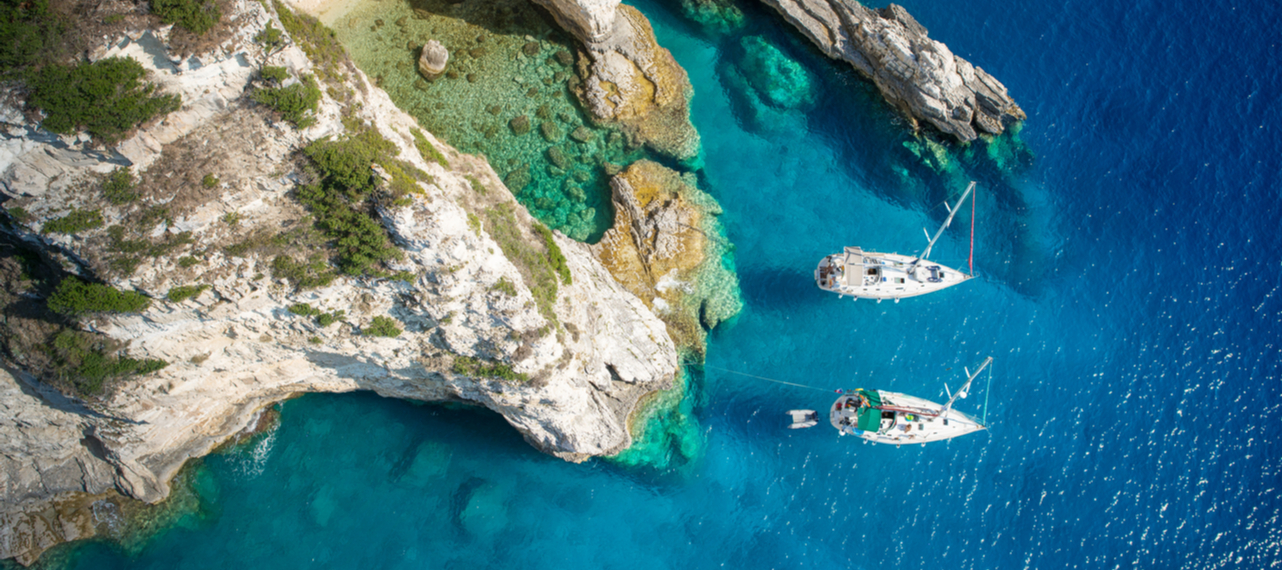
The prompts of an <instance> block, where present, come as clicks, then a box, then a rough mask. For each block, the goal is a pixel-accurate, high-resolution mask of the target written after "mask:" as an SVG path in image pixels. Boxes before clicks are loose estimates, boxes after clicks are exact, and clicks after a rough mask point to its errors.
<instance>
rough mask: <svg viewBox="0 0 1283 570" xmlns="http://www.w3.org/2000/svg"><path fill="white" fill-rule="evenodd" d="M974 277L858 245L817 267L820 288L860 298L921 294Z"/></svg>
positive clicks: (945, 287)
mask: <svg viewBox="0 0 1283 570" xmlns="http://www.w3.org/2000/svg"><path fill="white" fill-rule="evenodd" d="M915 261H917V262H916V263H915ZM970 279H971V276H970V275H967V274H965V273H963V272H961V271H958V270H956V269H953V268H952V267H947V266H944V265H940V264H939V263H933V262H930V261H918V258H916V257H912V256H908V255H900V254H898V253H879V252H866V251H863V250H862V249H860V248H858V247H848V248H845V250H844V251H843V252H842V253H835V254H833V255H830V256H827V257H825V258H824V259H822V260H820V263H819V265H817V266H816V268H815V284H816V285H817V286H818V287H819V288H820V289H823V290H825V291H829V292H831V293H837V294H839V295H849V296H851V297H855V298H857V299H878V300H882V299H904V298H908V297H917V296H919V295H926V294H927V293H934V292H936V291H940V290H943V289H948V288H949V287H953V286H954V285H958V284H960V283H964V282H966V281H968V280H970Z"/></svg>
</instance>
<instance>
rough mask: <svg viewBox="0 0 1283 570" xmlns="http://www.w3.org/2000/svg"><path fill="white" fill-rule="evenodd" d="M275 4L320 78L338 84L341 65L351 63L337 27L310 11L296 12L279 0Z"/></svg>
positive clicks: (277, 11) (287, 27) (340, 80)
mask: <svg viewBox="0 0 1283 570" xmlns="http://www.w3.org/2000/svg"><path fill="white" fill-rule="evenodd" d="M272 6H273V7H274V8H275V9H276V15H277V17H279V18H280V19H281V25H282V26H284V27H285V31H287V32H289V33H290V37H292V38H294V41H295V42H296V43H297V44H298V46H299V47H300V48H302V49H303V53H306V54H307V57H308V59H310V60H312V63H313V64H315V66H316V67H315V69H316V71H317V74H318V75H319V76H320V78H321V81H324V82H326V83H329V84H331V85H334V86H336V87H339V86H340V83H342V81H343V78H344V73H343V71H342V67H343V66H344V65H345V64H347V63H348V58H347V53H346V52H344V51H343V46H341V45H339V40H338V38H337V36H336V35H335V33H334V30H331V29H329V28H327V27H325V24H322V23H321V22H320V21H319V20H317V19H316V18H313V17H311V16H308V15H307V14H295V13H294V12H293V11H291V10H290V9H289V8H288V7H286V6H285V4H282V3H281V2H280V0H272Z"/></svg>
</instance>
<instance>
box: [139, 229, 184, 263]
mask: <svg viewBox="0 0 1283 570" xmlns="http://www.w3.org/2000/svg"><path fill="white" fill-rule="evenodd" d="M191 243H192V233H191V232H181V233H176V234H171V233H168V232H167V233H165V241H162V242H160V243H148V247H147V252H146V253H147V255H148V256H150V257H161V256H163V255H168V254H170V253H172V252H173V251H174V250H176V249H178V248H180V247H182V246H185V245H189V244H191Z"/></svg>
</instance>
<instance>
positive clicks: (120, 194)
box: [102, 166, 138, 206]
mask: <svg viewBox="0 0 1283 570" xmlns="http://www.w3.org/2000/svg"><path fill="white" fill-rule="evenodd" d="M102 196H103V197H104V198H106V199H107V201H108V202H111V203H112V204H116V205H117V206H119V205H122V204H128V203H130V202H133V201H134V200H137V199H138V193H137V192H135V191H134V173H133V172H131V171H130V170H129V167H128V166H122V167H120V168H117V169H115V170H113V171H111V174H108V175H107V179H106V180H104V181H103V183H102Z"/></svg>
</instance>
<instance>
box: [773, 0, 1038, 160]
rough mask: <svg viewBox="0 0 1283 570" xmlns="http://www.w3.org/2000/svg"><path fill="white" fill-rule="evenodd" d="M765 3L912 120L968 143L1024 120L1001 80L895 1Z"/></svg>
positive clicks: (794, 0)
mask: <svg viewBox="0 0 1283 570" xmlns="http://www.w3.org/2000/svg"><path fill="white" fill-rule="evenodd" d="M763 1H764V2H765V3H766V4H768V5H770V6H771V7H773V8H775V9H776V10H778V11H779V12H780V14H782V15H783V16H784V18H785V19H786V20H788V21H789V22H790V23H792V24H793V25H794V26H795V27H796V28H797V29H798V30H800V31H801V32H802V33H803V34H805V35H806V36H807V37H808V38H810V39H811V41H812V42H813V43H815V45H816V46H818V47H819V48H820V50H821V51H823V52H824V53H825V54H827V55H828V56H829V57H832V58H834V59H841V60H844V61H847V62H849V63H850V64H851V65H852V66H853V67H855V69H856V70H858V71H860V72H861V73H862V74H864V75H865V76H867V77H869V78H871V79H872V80H873V82H874V83H875V84H876V85H877V86H878V89H879V90H880V91H881V92H882V95H883V96H884V97H886V99H887V100H888V101H889V102H890V103H891V104H892V105H894V106H895V107H896V108H898V109H900V110H901V112H903V113H904V114H905V115H906V116H908V117H909V119H910V120H912V121H914V123H915V125H916V123H917V121H926V122H927V123H929V124H931V125H932V126H934V127H935V128H937V129H940V130H941V131H942V132H945V133H948V134H950V135H953V136H954V137H956V138H957V139H958V140H960V141H964V142H965V141H970V140H973V139H975V138H976V136H977V133H988V134H1000V133H1002V132H1003V131H1004V130H1005V129H1006V128H1007V127H1008V126H1009V125H1011V124H1012V123H1015V122H1017V121H1023V120H1024V119H1025V113H1024V111H1022V110H1021V109H1020V107H1019V106H1018V105H1016V102H1015V101H1013V100H1012V99H1011V97H1010V96H1008V95H1007V88H1006V87H1004V86H1003V85H1002V83H999V82H998V80H997V79H994V78H993V76H991V75H989V74H988V73H985V71H984V70H983V69H980V68H979V67H975V66H972V65H971V64H970V63H968V62H967V61H966V60H964V59H962V58H960V57H958V56H955V55H954V54H953V52H951V51H949V48H948V47H946V46H945V45H944V44H942V43H940V42H937V41H934V40H932V39H931V38H928V37H927V29H926V28H924V27H922V25H921V24H919V23H918V22H917V20H914V19H913V16H911V15H909V13H908V12H907V11H905V9H904V8H902V7H900V6H898V5H895V4H891V5H888V6H887V7H886V8H882V9H880V10H872V9H869V8H866V7H864V6H862V5H861V4H859V3H858V2H856V1H855V0H763Z"/></svg>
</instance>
